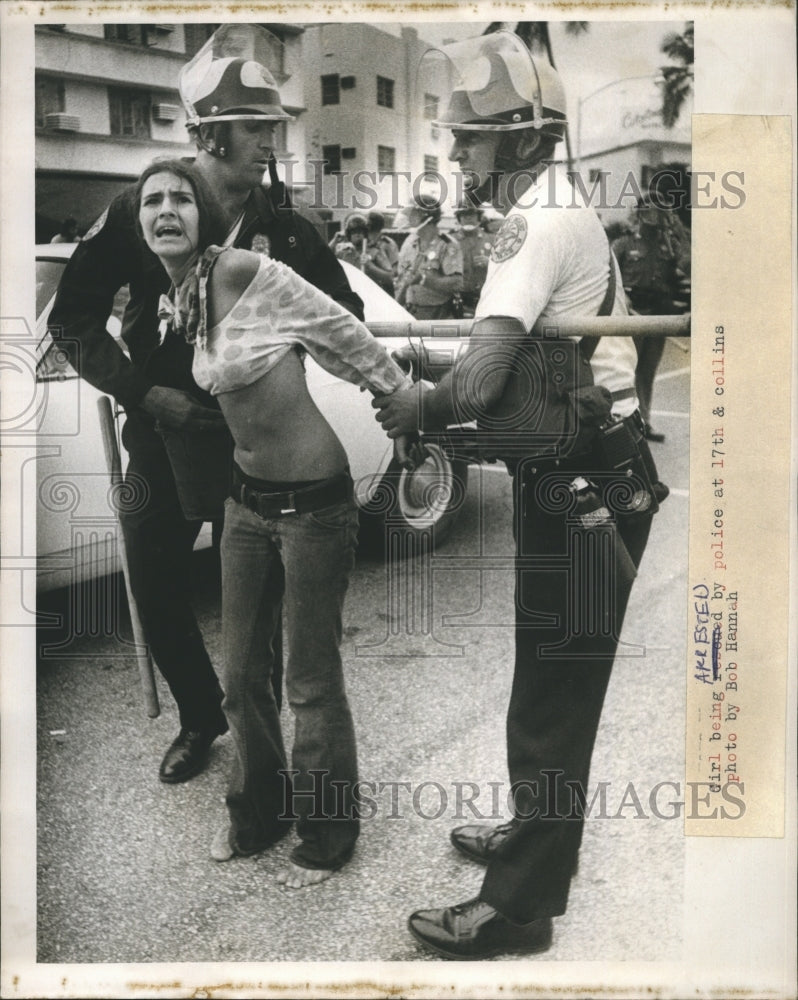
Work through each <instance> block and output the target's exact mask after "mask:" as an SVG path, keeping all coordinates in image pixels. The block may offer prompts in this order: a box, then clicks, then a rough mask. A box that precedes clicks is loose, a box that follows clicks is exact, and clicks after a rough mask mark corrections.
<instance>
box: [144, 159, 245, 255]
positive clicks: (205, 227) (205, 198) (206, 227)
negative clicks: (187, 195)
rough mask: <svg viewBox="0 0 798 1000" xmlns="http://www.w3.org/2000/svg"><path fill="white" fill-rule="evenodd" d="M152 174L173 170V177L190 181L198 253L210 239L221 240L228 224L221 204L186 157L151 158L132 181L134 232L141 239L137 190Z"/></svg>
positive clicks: (212, 240)
mask: <svg viewBox="0 0 798 1000" xmlns="http://www.w3.org/2000/svg"><path fill="white" fill-rule="evenodd" d="M155 174H174V176H175V177H179V178H180V179H181V180H186V181H188V183H189V184H190V185H191V189H192V191H193V192H194V199H195V201H196V203H197V213H198V215H199V237H198V239H199V245H198V246H197V252H198V253H199V254H202V253H203V251H204V250H205V249H206V248H207V247H209V246H210V245H211V244H212V243H217V244H221V243H223V242H224V240H225V237H226V235H227V228H228V227H227V225H226V224H225V220H224V214H223V212H222V209H221V206H220V205H219V202H218V201H217V199H216V195H215V194H214V193H213V191H212V190H211V187H210V185H209V184H208V182H207V181H206V180H205V178H204V177H203V176H202V174H201V173H200V171H199V170H197V168H196V167H195V166H194V164H193V163H190V162H189V161H187V160H178V159H170V158H164V159H160V160H153V162H152V163H151V164H150V165H149V166H148V167H145V168H144V170H143V171H142V174H141V177H139V179H138V183H137V184H136V189H135V192H134V196H133V197H134V205H135V214H136V232H137V233H138V235H139V236H140V237H141V239H144V233H143V232H142V229H141V223H140V222H139V210H140V209H141V191H142V188H143V187H144V184H145V183H146V181H147V180H148V178H150V177H153V176H154V175H155Z"/></svg>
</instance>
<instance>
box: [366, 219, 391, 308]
mask: <svg viewBox="0 0 798 1000" xmlns="http://www.w3.org/2000/svg"><path fill="white" fill-rule="evenodd" d="M366 222H367V223H368V227H369V232H368V239H367V240H366V254H365V258H364V261H363V273H364V274H366V275H368V277H369V278H371V280H372V281H376V282H377V284H378V285H379V286H380V288H382V290H383V291H385V292H387V293H388V294H389V295H393V293H394V281H395V280H396V274H397V271H398V268H399V247H398V246H397V245H396V241H395V240H393V239H391V237H390V236H388V234H387V233H384V232H383V229H384V228H385V216H384V215H383V214H382V212H377V211H376V210H374V209H372V211H370V212H369V214H368V215H367V216H366Z"/></svg>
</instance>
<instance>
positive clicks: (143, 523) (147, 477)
mask: <svg viewBox="0 0 798 1000" xmlns="http://www.w3.org/2000/svg"><path fill="white" fill-rule="evenodd" d="M122 441H123V444H124V446H125V448H126V449H127V451H128V453H129V456H130V460H129V463H128V468H127V471H126V473H125V481H126V483H127V486H128V498H129V499H130V502H129V503H127V504H125V507H126V509H124V510H122V511H120V521H121V524H122V531H123V533H124V537H125V548H126V550H127V559H128V566H129V570H130V585H131V589H132V591H133V594H134V596H135V598H136V603H137V605H138V610H139V616H140V618H141V623H142V627H143V629H144V635H145V637H146V639H147V643H148V645H149V647H150V652H151V654H152V656H153V659H154V660H155V663H156V666H157V667H158V669H159V670H160V672H161V674H162V675H163V677H164V679H165V680H166V682H167V684H168V685H169V689H170V691H171V692H172V695H173V697H174V699H175V702H176V703H177V707H178V711H179V713H180V725H181V727H184V728H186V729H191V730H200V729H210V730H217V731H220V732H221V731H223V730H224V729H226V723H225V720H224V715H223V713H222V709H221V703H222V689H221V687H220V685H219V681H218V679H217V677H216V674H215V672H214V669H213V666H212V665H211V661H210V658H209V656H208V653H207V651H206V649H205V643H204V641H203V638H202V634H201V632H200V629H199V626H198V625H197V619H196V616H195V614H194V610H193V608H192V605H191V590H192V577H191V553H192V550H193V547H194V542H195V541H196V539H197V535H198V534H199V531H200V528H201V526H202V522H200V521H187V520H186V519H185V517H184V516H183V511H182V508H181V506H180V501H179V499H178V495H177V488H176V486H175V479H174V473H173V472H172V466H171V465H170V463H169V459H168V457H167V454H166V450H165V448H164V445H163V441H162V439H161V436H160V435H159V434H158V432H157V431H156V429H155V427H154V424H153V422H152V420H151V419H150V418H149V417H147V416H146V415H145V414H143V413H140V412H138V411H135V410H134V411H132V412H131V413H129V414H128V416H127V419H126V421H125V425H124V427H123V430H122ZM214 529H215V530H214V535H218V534H219V532H220V529H221V524H219V525H216V524H214ZM276 660H277V669H276V672H275V678H274V684H275V695H276V698H277V702H278V704H279V702H280V693H281V686H282V675H281V665H282V655H281V650H280V651H278V655H277V656H276Z"/></svg>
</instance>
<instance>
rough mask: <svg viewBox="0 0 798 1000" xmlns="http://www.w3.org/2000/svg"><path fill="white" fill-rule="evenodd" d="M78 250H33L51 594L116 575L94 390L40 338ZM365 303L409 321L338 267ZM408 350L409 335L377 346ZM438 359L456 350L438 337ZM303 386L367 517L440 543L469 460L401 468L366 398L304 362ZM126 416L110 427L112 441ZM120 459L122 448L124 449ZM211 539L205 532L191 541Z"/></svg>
mask: <svg viewBox="0 0 798 1000" xmlns="http://www.w3.org/2000/svg"><path fill="white" fill-rule="evenodd" d="M74 249H75V244H67V243H56V244H45V245H40V246H38V247H37V248H36V314H37V343H38V345H39V346H38V350H37V369H36V370H37V382H39V383H40V386H39V388H41V389H42V390H44V392H43V394H44V399H45V403H44V405H43V407H42V410H41V417H40V422H39V431H38V436H37V445H38V455H39V457H38V460H37V487H38V491H37V497H38V506H37V553H38V557H37V589H38V590H39V591H45V590H51V589H53V588H56V587H62V586H67V585H69V584H71V583H78V582H81V581H84V580H88V579H93V578H96V577H100V576H103V575H105V574H109V573H113V572H116V571H117V570H118V569H119V568H120V567H119V564H118V560H117V553H116V538H117V525H116V517H115V513H114V509H115V508H114V502H113V496H114V495H113V491H112V489H111V484H110V479H109V474H108V470H107V467H106V462H105V458H104V450H103V444H102V436H101V431H100V423H99V417H98V410H97V401H98V400H99V399H100V398H101V393H99V392H98V391H97V390H96V389H94V388H93V387H92V386H90V385H89V384H88V383H87V382H85V381H83V380H82V379H80V378H78V376H77V375H76V373H75V372H74V370H73V369H72V367H71V366H70V364H69V362H68V359H67V357H66V354H65V352H64V351H63V350H62V349H60V348H59V345H58V343H57V342H55V343H54V342H53V341H52V340H51V339H50V336H49V334H48V332H47V318H48V316H49V313H50V309H51V308H52V304H53V299H54V296H55V292H56V289H57V287H58V282H59V281H60V278H61V275H62V273H63V269H64V267H65V265H66V262H67V260H68V259H69V257H70V255H71V254H72V252H73V251H74ZM344 267H345V268H346V271H347V276H348V278H349V279H350V283H351V284H352V287H353V288H354V289H355V291H356V292H357V293H358V294H359V295H360V297H361V298H362V299H363V302H364V305H365V315H366V321H367V322H389V321H397V322H407V321H410V320H412V316H411V315H410V314H409V313H408V312H407V311H406V310H405V309H403V308H402V307H401V306H400V305H399V304H398V303H397V302H395V301H394V300H393V299H392V298H391V297H390V296H389V295H387V294H386V293H385V292H384V291H383V290H382V289H381V288H380V287H379V286H378V285H376V284H375V283H374V282H373V281H371V279H370V278H368V277H366V275H364V274H362V273H361V272H360V271H358V270H357V269H356V268H353V267H351V266H350V265H347V264H345V265H344ZM125 297H126V293H124V292H122V293H120V295H119V296H117V300H116V303H115V308H114V314H113V315H112V317H111V318H110V320H109V324H108V329H109V331H110V332H111V333H112V334H114V335H118V333H119V330H120V329H121V322H120V319H121V316H122V312H123V310H124V301H125ZM382 342H383V343H384V344H385V346H386V347H387V348H388V349H389V350H400V349H401V348H404V349H405V351H407V348H408V345H409V340H408V338H407V337H406V336H404V337H398V338H395V339H393V338H392V339H386V340H383V341H382ZM436 348H438V350H439V351H440V352H443V353H444V354H445V353H446V352H447V351H448V353H449V354H452V352H454V351H456V349H457V344H456V343H452V344H450V345H448V346H447V344H446V343H445V342H440V343H439V342H438V341H437V340H436ZM306 370H307V379H308V385H309V387H310V391H311V394H312V395H313V398H314V400H315V401H316V404H317V405H318V406H319V408H320V410H321V411H322V413H323V414H324V416H325V417H326V418H327V420H328V421H329V422H330V424H331V425H332V427H333V428H334V430H335V432H336V433H337V434H338V436H339V437H340V439H341V441H342V443H343V445H344V448H345V449H346V452H347V455H348V456H349V460H350V467H351V470H352V475H353V478H354V480H355V483H356V490H355V493H356V499H357V501H358V504H359V505H360V507H361V510H362V511H363V512H364V514H366V515H368V516H369V517H370V518H379V519H381V520H384V518H385V517H386V516H387V515H390V517H391V522H392V523H393V524H394V525H400V526H401V527H402V529H403V530H407V531H412V532H422V531H428V530H429V528H430V526H431V525H433V526H434V531H435V537H436V540H437V541H440V540H441V539H442V538H443V536H444V535H445V533H446V532H447V531H448V529H449V528H450V527H451V525H452V524H453V523H454V520H455V519H456V517H457V514H458V511H459V508H460V506H461V504H462V500H463V497H464V495H465V487H466V482H467V464H466V463H465V462H463V461H457V462H454V463H453V462H452V461H451V460H450V459H449V458H448V457H447V455H446V454H445V452H444V450H443V449H442V448H441V447H440V446H439V445H438V444H435V443H430V444H429V445H428V451H429V457H428V459H427V460H426V462H425V463H424V464H423V465H422V466H421V467H420V468H419V469H417V470H415V472H412V473H408V472H405V471H401V470H399V469H398V468H397V467H396V466H395V464H394V463H393V462H392V452H393V447H392V444H391V442H390V441H389V440H388V438H387V437H386V436H385V433H384V432H383V430H382V428H381V427H380V425H379V424H378V423H377V421H376V420H375V419H374V410H373V409H372V406H371V395H370V394H369V393H366V392H361V391H360V390H359V389H358V388H357V387H356V386H353V385H350V384H349V383H347V382H342V381H341V380H340V379H337V378H335V377H334V376H332V375H330V374H329V373H328V372H326V371H324V369H322V368H321V367H319V366H318V365H317V364H316V363H315V362H314V361H313V360H312V359H311V358H310V357H308V358H306ZM122 421H124V414H120V415H119V418H118V419H117V421H116V425H117V436H118V433H119V429H120V424H121V422H122ZM121 454H122V461H123V463H124V461H125V452H124V449H121ZM209 542H210V531H209V526H206V527H205V529H203V532H202V534H201V535H200V538H199V540H198V545H207V544H209Z"/></svg>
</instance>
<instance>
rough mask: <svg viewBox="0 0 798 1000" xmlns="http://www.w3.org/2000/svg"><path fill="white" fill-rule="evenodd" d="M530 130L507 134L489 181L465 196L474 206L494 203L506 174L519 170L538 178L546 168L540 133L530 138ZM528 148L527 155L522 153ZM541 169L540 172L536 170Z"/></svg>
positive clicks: (503, 139) (496, 157) (497, 154)
mask: <svg viewBox="0 0 798 1000" xmlns="http://www.w3.org/2000/svg"><path fill="white" fill-rule="evenodd" d="M530 131H531V130H530V129H526V130H524V131H523V132H521V131H518V132H505V133H504V135H503V136H502V139H501V142H500V143H499V145H498V147H497V149H496V155H495V157H494V160H493V170H491V172H490V174H489V176H488V178H487V180H485V181H484V182H483V183H482V184H480V185H479V186H478V187H476V188H470V189H469V190H468V191H466V192H465V196H466V197H467V198H468V199H469V201H470V202H471V203H472V204H474V205H480V204H481V203H482V202H485V201H488V202H493V199H494V195H495V193H496V188H497V185H498V183H499V181H500V179H501V177H502V176H503V175H505V174H512V173H516V172H517V171H519V170H526V171H528V172H529V173H530V175H531V176H533V177H536V176H537V174H538V173H541V172H542V169H543V168H545V166H546V161H545V160H544V159H543V158H542V157H541V155H540V148H541V145H542V144H543V142H542V136H541V135H540V133H538V132H535V134H534V135H533V136H531V137H530V136H529V134H528V133H529V132H530ZM525 145H526V146H527V147H528V148H527V149H526V151H525V154H522V153H521V148H522V147H523V146H525ZM538 167H540V168H541V169H540V170H538V169H536V168H538Z"/></svg>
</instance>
